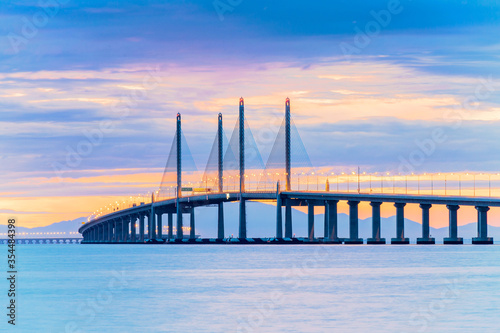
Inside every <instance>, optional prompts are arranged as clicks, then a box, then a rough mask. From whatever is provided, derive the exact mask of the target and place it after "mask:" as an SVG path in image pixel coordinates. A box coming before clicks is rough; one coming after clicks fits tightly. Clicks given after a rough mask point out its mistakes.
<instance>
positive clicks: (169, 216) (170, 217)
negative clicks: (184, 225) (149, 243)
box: [168, 213, 174, 239]
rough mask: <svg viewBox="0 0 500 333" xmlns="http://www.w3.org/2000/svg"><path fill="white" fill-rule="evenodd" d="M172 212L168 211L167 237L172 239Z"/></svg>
mask: <svg viewBox="0 0 500 333" xmlns="http://www.w3.org/2000/svg"><path fill="white" fill-rule="evenodd" d="M173 215H174V214H173V213H168V239H173V238H174V235H173V232H174V217H173Z"/></svg>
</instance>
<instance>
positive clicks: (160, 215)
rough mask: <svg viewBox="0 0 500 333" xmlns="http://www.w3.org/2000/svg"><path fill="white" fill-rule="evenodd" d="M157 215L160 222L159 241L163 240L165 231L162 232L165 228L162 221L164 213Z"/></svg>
mask: <svg viewBox="0 0 500 333" xmlns="http://www.w3.org/2000/svg"><path fill="white" fill-rule="evenodd" d="M156 215H157V219H158V221H157V222H158V223H157V225H158V231H157V238H158V239H159V240H162V239H163V230H162V228H163V221H162V218H163V213H161V212H160V213H157V214H156Z"/></svg>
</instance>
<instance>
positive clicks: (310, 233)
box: [307, 201, 314, 241]
mask: <svg viewBox="0 0 500 333" xmlns="http://www.w3.org/2000/svg"><path fill="white" fill-rule="evenodd" d="M307 239H309V240H310V241H313V240H314V203H313V202H312V201H309V202H308V203H307Z"/></svg>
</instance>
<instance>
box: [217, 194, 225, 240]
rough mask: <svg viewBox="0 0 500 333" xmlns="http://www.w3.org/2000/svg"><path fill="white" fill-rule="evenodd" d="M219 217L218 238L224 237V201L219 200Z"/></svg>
mask: <svg viewBox="0 0 500 333" xmlns="http://www.w3.org/2000/svg"><path fill="white" fill-rule="evenodd" d="M218 213H219V214H218V219H217V238H218V239H223V238H224V203H223V202H219V205H218Z"/></svg>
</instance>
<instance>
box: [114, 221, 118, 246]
mask: <svg viewBox="0 0 500 333" xmlns="http://www.w3.org/2000/svg"><path fill="white" fill-rule="evenodd" d="M117 226H118V220H117V219H113V243H116V242H118V232H117Z"/></svg>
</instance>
